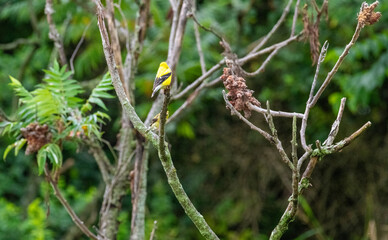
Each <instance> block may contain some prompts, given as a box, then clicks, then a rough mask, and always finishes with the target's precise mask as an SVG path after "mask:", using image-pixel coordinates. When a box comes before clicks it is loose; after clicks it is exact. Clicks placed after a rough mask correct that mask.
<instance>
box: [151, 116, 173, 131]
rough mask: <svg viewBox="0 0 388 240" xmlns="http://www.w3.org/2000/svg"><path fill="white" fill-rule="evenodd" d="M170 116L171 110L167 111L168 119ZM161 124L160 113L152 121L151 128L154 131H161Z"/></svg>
mask: <svg viewBox="0 0 388 240" xmlns="http://www.w3.org/2000/svg"><path fill="white" fill-rule="evenodd" d="M168 117H169V112H168V111H167V112H166V120H167V119H168ZM159 124H160V113H158V114H156V116H155V117H154V118H153V119H152V121H151V130H152V131H159Z"/></svg>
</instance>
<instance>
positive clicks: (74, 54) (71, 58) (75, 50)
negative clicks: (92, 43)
mask: <svg viewBox="0 0 388 240" xmlns="http://www.w3.org/2000/svg"><path fill="white" fill-rule="evenodd" d="M91 23H92V22H90V23H89V24H88V25H87V26H86V27H85V29H84V31H83V33H82V36H81V39H80V40H79V42H78V44H77V46H76V47H75V49H74V52H73V54H72V55H71V57H70V70H71V71H72V72H73V73H74V72H75V71H74V59H75V56H76V55H77V53H78V50H79V49H80V47H81V45H82V43H83V42H84V40H85V35H86V31H87V30H88V29H89V27H90V24H91Z"/></svg>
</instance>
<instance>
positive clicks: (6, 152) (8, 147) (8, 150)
mask: <svg viewBox="0 0 388 240" xmlns="http://www.w3.org/2000/svg"><path fill="white" fill-rule="evenodd" d="M14 147H15V146H14V145H13V144H10V145H8V146H7V148H6V149H5V151H4V154H3V160H4V161H5V159H6V158H7V155H8V153H9V152H10V151H11V150H12V149H13V148H14Z"/></svg>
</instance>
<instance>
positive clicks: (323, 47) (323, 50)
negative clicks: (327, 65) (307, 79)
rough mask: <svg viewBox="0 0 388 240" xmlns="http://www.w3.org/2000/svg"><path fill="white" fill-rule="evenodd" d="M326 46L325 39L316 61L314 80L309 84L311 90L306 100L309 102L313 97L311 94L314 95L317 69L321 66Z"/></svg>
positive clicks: (327, 43) (327, 46) (327, 44)
mask: <svg viewBox="0 0 388 240" xmlns="http://www.w3.org/2000/svg"><path fill="white" fill-rule="evenodd" d="M328 48H329V42H328V41H325V43H324V44H323V46H322V48H321V53H320V54H319V58H318V61H317V68H316V70H315V75H314V80H313V83H312V85H311V90H310V95H309V99H308V102H311V101H312V99H313V95H314V91H315V86H316V84H317V81H318V75H319V69H320V67H321V63H322V62H323V61H324V60H325V57H326V53H327V49H328Z"/></svg>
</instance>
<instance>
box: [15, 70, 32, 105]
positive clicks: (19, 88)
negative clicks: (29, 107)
mask: <svg viewBox="0 0 388 240" xmlns="http://www.w3.org/2000/svg"><path fill="white" fill-rule="evenodd" d="M9 78H10V79H11V83H9V85H10V86H11V87H12V88H13V91H14V92H15V93H16V95H18V96H19V97H20V101H21V102H23V103H24V102H25V101H27V100H29V99H31V98H32V94H31V93H30V92H29V91H27V90H26V89H25V88H24V87H23V85H22V84H21V83H20V82H19V81H18V80H17V79H16V78H14V77H12V76H9Z"/></svg>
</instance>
